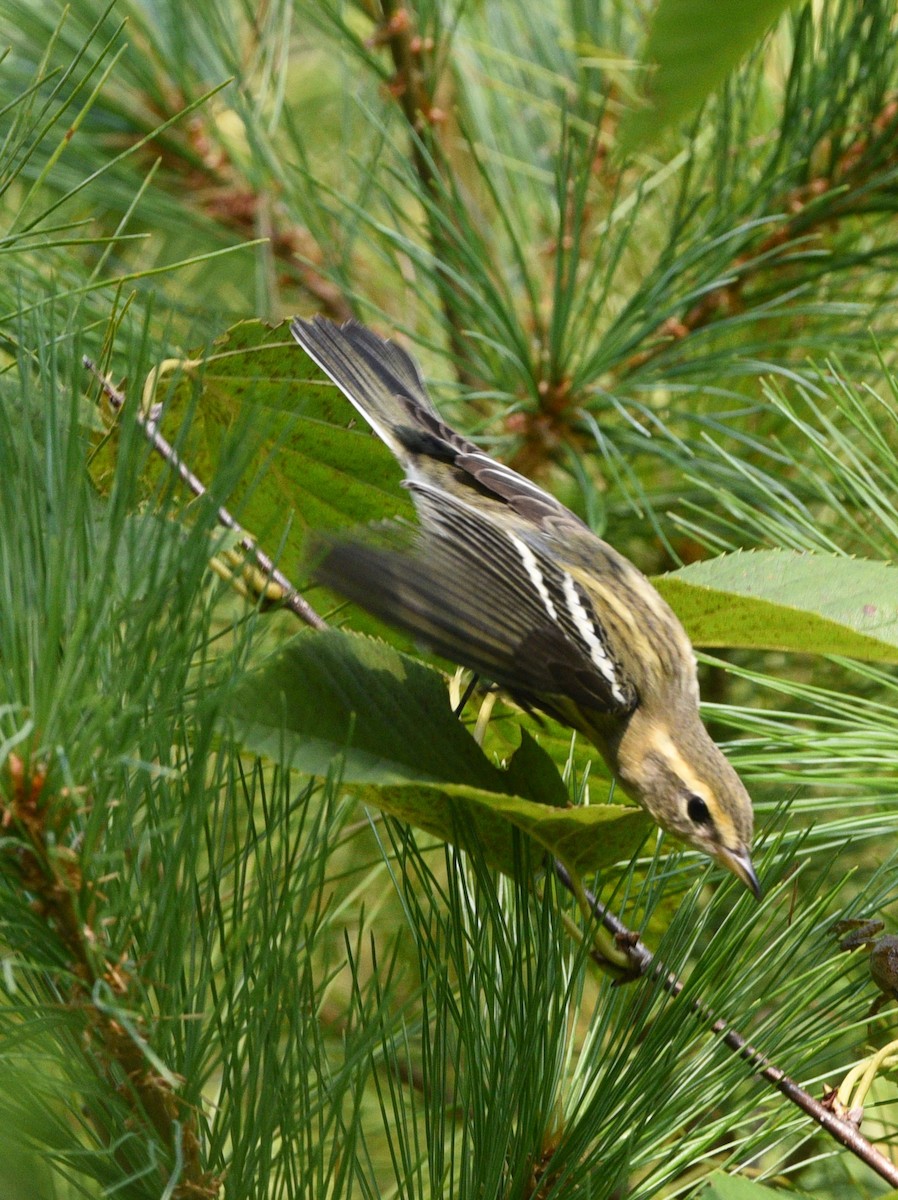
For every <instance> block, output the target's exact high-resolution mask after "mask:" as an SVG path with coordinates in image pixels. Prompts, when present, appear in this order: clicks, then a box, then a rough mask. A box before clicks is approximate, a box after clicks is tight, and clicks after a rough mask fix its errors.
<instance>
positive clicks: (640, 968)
mask: <svg viewBox="0 0 898 1200" xmlns="http://www.w3.org/2000/svg"><path fill="white" fill-rule="evenodd" d="M555 874H556V875H557V876H558V879H559V880H560V881H561V883H562V884H563V885H564V887H565V888H567V889H568V891H570V892H571V893H572V894H574V895H576V894H577V889H576V888H575V885H574V881H573V880H572V879H571V876H570V874H569V873H568V871H567V869H566V868H565V867H564V866H563V865H562V864H561V863H560V862H558V860H557V859H556V860H555ZM583 895H584V896H585V897H586V900H587V903H588V904H589V907H590V909H591V910H592V913H593V916H595V918H596V919H597V920H598V921H601V923H602V925H604V927H605V928H606V929H607V930H608V931H609V933H611V934H613V935H614V938H615V941H616V942H617V944H618V945H619V946H620V948H621V949H622V950H623V951H624V953H625V954H626V955H627V956H628V958H629V959H630V962H631V963H632V965H633V971H634V974H635V975H638V976H642V975H648V976H649V977H650V978H652V979H658V980H660V982H661V986H662V987H663V988H664V990H665V991H666V992H669V993H670V995H671V996H678V995H679V994H680V992H682V990H683V988H684V987H685V984H684V983H683V980H682V979H680V977H679V976H678V975H675V974H674V973H673V971H669V970H668V969H667V967H665V966H664V964H663V963H659V962H656V960H655V957H654V955H653V954H652V952H651V950H649V948H648V946H646V945H645V943H644V942H642V941H641V940H640V939H639V937H638V936H637V935H636V934H635V933H633V931H632V930H630V929H628V928H627V927H626V925H624V923H623V922H622V921H621V920H620V918H619V917H616V916H615V915H614V913H612V912H609V911H608V909H607V908H606V907H605V905H604V904H602V903H601V902H600V901H599V900H598V899H597V898H596V896H595V895H594V894H593V893H592V892H590V891H588V890H587V889H585V888H584V889H583ZM689 1008H690V1011H691V1012H692V1013H694V1014H695V1016H696V1017H698V1018H699V1020H701V1021H703V1022H705V1023H706V1024H707V1025H708V1028H709V1031H710V1032H711V1033H715V1034H719V1035H720V1037H721V1040H722V1041H723V1043H724V1045H726V1046H728V1047H729V1048H730V1049H731V1050H733V1051H734V1052H735V1053H736V1054H739V1055H740V1056H741V1057H742V1058H744V1059H745V1060H746V1062H748V1063H750V1064H751V1065H752V1066H753V1067H754V1068H755V1070H756V1071H757V1073H758V1074H759V1075H761V1076H763V1078H764V1079H766V1080H768V1081H769V1082H770V1083H772V1084H773V1086H774V1087H775V1088H777V1089H778V1090H779V1091H780V1092H782V1094H783V1095H784V1096H785V1097H786V1098H787V1099H788V1100H791V1101H792V1103H793V1104H795V1105H797V1107H798V1108H800V1109H801V1110H802V1112H804V1113H806V1114H807V1115H808V1116H809V1117H811V1118H812V1120H814V1121H816V1122H817V1124H818V1125H819V1126H820V1127H821V1128H822V1129H825V1130H826V1132H827V1133H828V1134H830V1136H832V1137H834V1138H835V1139H836V1141H837V1142H840V1143H841V1144H842V1145H843V1146H844V1147H845V1149H846V1150H850V1151H851V1153H852V1154H854V1155H856V1157H857V1158H859V1159H861V1161H862V1162H865V1163H866V1164H867V1166H868V1167H870V1168H871V1169H872V1170H874V1171H875V1172H876V1174H877V1175H879V1176H881V1178H883V1179H885V1180H886V1181H887V1182H888V1183H890V1184H891V1185H892V1186H893V1187H898V1166H896V1165H895V1164H894V1163H893V1162H892V1161H891V1160H890V1159H888V1158H886V1156H885V1155H884V1154H882V1153H881V1152H880V1151H879V1150H877V1149H876V1147H875V1146H874V1145H873V1143H872V1142H868V1141H867V1139H866V1138H865V1137H864V1136H863V1134H862V1133H861V1132H860V1131H859V1130H858V1128H857V1126H856V1125H853V1124H852V1123H851V1122H850V1121H846V1120H844V1119H843V1118H841V1117H839V1116H837V1115H836V1113H835V1112H833V1110H832V1109H831V1108H828V1107H827V1106H826V1104H824V1103H823V1102H822V1101H820V1100H817V1099H815V1098H814V1097H813V1096H812V1095H811V1094H810V1092H806V1091H805V1090H804V1088H802V1087H799V1085H798V1084H797V1083H796V1082H795V1080H794V1079H791V1078H790V1077H789V1076H788V1075H787V1074H786V1072H785V1071H782V1070H780V1068H779V1067H777V1066H775V1065H774V1064H773V1063H772V1062H771V1061H770V1059H769V1058H768V1057H767V1055H766V1054H763V1053H762V1052H761V1051H760V1050H757V1049H756V1048H755V1047H754V1046H752V1045H751V1043H750V1042H749V1041H748V1040H747V1039H746V1038H744V1037H743V1036H742V1034H741V1033H739V1032H738V1031H737V1030H735V1029H732V1028H731V1027H730V1026H729V1025H728V1024H727V1022H726V1021H725V1020H724V1019H723V1018H722V1017H715V1016H714V1013H713V1012H712V1011H711V1009H710V1008H708V1007H707V1005H705V1004H703V1003H702V1002H701V1000H692V1001H690V1004H689Z"/></svg>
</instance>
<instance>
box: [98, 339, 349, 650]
mask: <svg viewBox="0 0 898 1200" xmlns="http://www.w3.org/2000/svg"><path fill="white" fill-rule="evenodd" d="M81 361H82V362H83V363H84V366H85V367H86V368H87V370H88V371H90V372H91V374H92V375H93V376H94V377H95V378H96V379H97V380H98V382H99V384H100V387H101V388H102V389H103V394H104V395H105V396H106V398H107V399H108V400H109V403H110V404H111V405H112V407H113V408H114V409H115V411H116V412H121V410H122V409H123V408H124V406H125V396H124V394H123V393H122V392H120V391H119V390H118V389H117V388H115V387H113V386H112V384H111V383H110V382H109V381H108V380H107V379H106V377H105V376H104V375H103V373H102V372H101V371H100V369H99V368H98V367H97V366H96V364H95V363H94V362H93V361H92V360H91V359H89V358H87V357H86V356H85V357H84V358H83V359H82V360H81ZM135 420H136V421H137V424H138V425H139V426H140V428H141V429H142V430H143V432H144V433H145V434H146V437H147V440H148V441H149V443H150V445H151V446H152V447H153V449H154V450H155V451H156V453H157V454H159V455H160V456H161V457H162V458H164V459H165V461H166V462H167V463H168V464H169V466H170V467H172V468H174V470H175V471H177V473H178V475H179V476H180V478H181V479H182V480H183V482H184V483H186V484H187V486H188V487H189V488H190V490H191V491H192V492H193V494H194V495H195V496H205V495H206V488H205V486H204V484H203V483H202V481H201V480H200V479H199V478H198V477H197V476H196V475H195V474H194V473H193V471H191V469H190V468H189V467H188V466H187V464H186V463H185V462H184V461H183V459H182V458H181V456H180V455H179V454H178V452H177V450H175V448H174V446H172V444H171V443H170V442H169V441H167V440H166V438H164V437H163V436H162V434H161V433H160V432H159V429H158V426H157V425H156V422H155V420H154V419H153V418H152V417H147V416H144V414H143V413H141V412H138V413H137V414H136V416H135ZM217 516H218V523H219V525H222V526H224V528H225V529H230V530H232V531H233V532H234V533H236V534H237V535H238V543H237V544H238V545H239V546H240V548H241V550H244V551H245V552H246V553H247V554H248V555H249V556H250V558H251V559H252V560H253V562H254V563H255V564H256V566H257V567H258V568H259V570H260V571H261V572H262V573H263V574H264V575H266V576H267V577H268V578H269V579H270V580H271V581H272V582H273V583H276V584H277V585H278V587H279V588H280V589H281V590H282V592H283V593H284V598H283V600H282V601H281V603H282V604H283V606H284V607H285V608H287V609H289V610H290V612H292V613H293V614H294V615H295V616H297V617H299V619H300V620H301V621H305V623H306V624H307V625H311V626H312V628H313V629H326V628H327V622H326V621H325V620H324V618H323V617H320V616H319V615H318V613H317V612H315V610H314V608H312V606H311V604H309V602H308V601H307V600H305V599H304V598H303V597H302V596H301V595H300V594H299V592H298V591H297V590H296V588H295V587H294V585H293V584H292V583H291V582H290V580H289V579H288V578H287V576H286V575H284V574H283V572H282V571H279V570H278V568H277V567H276V566H275V565H274V563H273V562H272V560H271V559H270V558H269V557H268V555H267V554H266V553H265V551H264V550H262V549H261V548H260V547H259V546H258V545H257V544H256V541H255V539H254V538H253V537H251V536H250V534H248V533H247V532H246V530H245V529H244V528H243V527H242V525H240V524H239V523H238V522H237V521H236V520H235V519H234V518H233V517H232V516H231V514H230V513H229V512H228V510H227V509H226V508H225V507H224V506H223V505H219V506H218V509H217Z"/></svg>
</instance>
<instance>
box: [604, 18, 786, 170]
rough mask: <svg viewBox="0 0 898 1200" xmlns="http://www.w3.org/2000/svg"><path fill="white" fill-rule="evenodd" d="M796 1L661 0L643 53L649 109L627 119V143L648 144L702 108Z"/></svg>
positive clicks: (623, 133) (624, 140)
mask: <svg viewBox="0 0 898 1200" xmlns="http://www.w3.org/2000/svg"><path fill="white" fill-rule="evenodd" d="M790 3H791V0H753V2H751V3H746V2H745V0H660V2H659V4H658V7H657V8H656V9H655V15H654V18H653V20H652V27H651V30H650V31H649V37H648V42H647V43H646V47H645V52H644V55H643V58H644V59H645V61H646V63H647V64H648V65H649V69H650V72H651V73H650V74H649V76H648V80H647V85H646V88H645V101H646V107H644V108H641V109H637V110H634V111H631V112H630V114H629V115H628V117H627V119H626V120H625V121H624V124H623V128H622V140H623V142H624V144H625V145H628V146H631V147H632V146H634V145H636V144H638V143H644V142H648V141H650V140H651V139H652V138H653V137H655V136H657V134H658V133H659V132H660V131H661V130H662V129H664V128H666V127H667V126H670V125H672V124H674V123H675V122H677V121H679V120H682V119H683V118H684V117H686V116H688V115H689V113H691V112H692V111H694V110H695V109H696V108H698V107H699V105H700V104H701V103H702V101H704V100H705V99H707V97H708V96H709V95H710V94H711V92H713V91H714V89H715V88H716V87H718V86H719V85H720V84H721V83H723V81H724V79H726V77H727V75H728V74H729V73H730V71H732V70H733V68H734V67H735V66H737V65H738V63H739V62H740V60H741V59H742V58H743V57H744V56H745V55H746V54H747V53H748V52H749V50H751V48H752V47H753V46H754V45H755V44H756V43H757V42H758V41H759V40H760V39H761V37H763V35H764V34H765V33H766V31H767V30H768V29H769V28H770V26H771V25H772V24H773V23H774V21H776V19H777V18H778V17H779V16H780V15H781V14H782V13H783V11H784V10H785V9H786V8H788V7H789V4H790Z"/></svg>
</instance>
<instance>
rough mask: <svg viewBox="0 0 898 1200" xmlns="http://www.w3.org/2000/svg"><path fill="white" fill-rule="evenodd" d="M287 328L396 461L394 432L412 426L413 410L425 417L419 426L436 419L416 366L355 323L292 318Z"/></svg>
mask: <svg viewBox="0 0 898 1200" xmlns="http://www.w3.org/2000/svg"><path fill="white" fill-rule="evenodd" d="M290 329H291V332H292V333H293V336H294V337H295V338H296V340H297V342H299V344H300V346H302V348H303V350H305V352H306V354H308V356H309V358H311V359H312V361H313V362H315V363H316V364H317V365H318V366H319V367H320V368H321V370H322V371H324V373H325V375H327V376H328V377H329V378H330V379H332V380H333V382H334V383H335V384H336V385H337V387H338V388H340V390H341V391H342V392H343V393H344V394H345V396H346V397H347V398H348V399H349V400H350V401H351V402H352V404H353V405H354V406H355V407H356V408H357V409H358V411H359V412H360V413H361V414H362V416H363V417H364V418H365V420H366V421H367V422H368V424H369V425H370V426H371V428H372V429H373V430H374V432H375V433H376V434H377V435H378V437H379V438H381V439H382V441H384V442H385V443H386V444H387V446H389V448H390V449H391V450H392V451H393V453H394V454H395V455H396V457H397V458H398V459H400V461H402V460H404V459H405V458H406V448H405V443H404V440H403V438H402V437H401V436H397V433H396V431H397V430H403V429H406V428H408V427H409V425H414V424H416V422H415V414H416V412H418V411H422V412H423V413H426V414H427V417H426V418H425V424H429V423H430V421H432V420H436V421H438V420H439V416H438V414H437V412H436V409H435V408H434V407H433V404H432V403H431V400H430V397H429V396H428V395H427V389H426V387H425V386H424V380H423V379H422V378H421V373H420V372H419V370H418V367H417V364H416V363H415V361H414V359H412V358H411V357H409V355H408V354H406V352H405V351H404V350H403V349H402V348H401V347H400V346H397V345H396V343H395V342H389V341H386V340H385V339H384V338H381V337H378V336H377V334H376V333H373V332H372V331H371V330H370V329H366V328H365V327H364V325H359V323H358V322H357V321H347V322H346V324H345V325H335V324H334V323H333V322H332V321H327V320H325V319H324V318H323V317H315V319H314V320H312V321H303V320H300V318H299V317H297V318H296V319H295V320H294V321H293V323H292V324H291V326H290ZM428 418H429V419H430V420H428Z"/></svg>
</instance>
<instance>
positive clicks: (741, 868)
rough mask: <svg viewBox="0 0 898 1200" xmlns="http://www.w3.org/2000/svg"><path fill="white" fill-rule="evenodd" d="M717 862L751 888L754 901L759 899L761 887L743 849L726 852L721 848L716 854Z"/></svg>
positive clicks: (726, 850) (748, 857)
mask: <svg viewBox="0 0 898 1200" xmlns="http://www.w3.org/2000/svg"><path fill="white" fill-rule="evenodd" d="M717 860H718V862H720V863H722V864H723V866H725V867H726V868H727V870H728V871H732V872H733V874H734V875H736V876H737V877H738V878H739V879H741V880H742V882H743V883H744V884H745V886H746V887H748V888H751V890H752V891H753V892H754V894H755V899H756V900H760V899H761V885H760V883H758V877H757V875H756V874H755V869H754V867H753V866H752V865H751V858H750V856H749V853H748V851H747V850H745V849H744V848H740V849H739V850H728V849H727V848H726V847H725V846H721V848H720V850H719V852H718V854H717Z"/></svg>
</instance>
